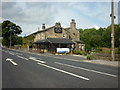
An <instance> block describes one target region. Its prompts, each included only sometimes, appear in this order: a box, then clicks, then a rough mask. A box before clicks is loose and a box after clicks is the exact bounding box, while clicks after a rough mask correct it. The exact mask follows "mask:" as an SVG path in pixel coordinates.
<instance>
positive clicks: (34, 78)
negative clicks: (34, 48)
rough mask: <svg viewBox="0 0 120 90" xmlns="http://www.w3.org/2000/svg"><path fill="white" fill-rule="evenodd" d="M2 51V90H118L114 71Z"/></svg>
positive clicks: (54, 58)
mask: <svg viewBox="0 0 120 90" xmlns="http://www.w3.org/2000/svg"><path fill="white" fill-rule="evenodd" d="M1 51H2V88H118V68H117V67H111V66H104V65H98V64H91V63H86V62H76V61H74V60H73V59H76V58H75V57H73V56H71V58H72V59H70V58H68V59H67V56H66V57H63V56H56V55H47V54H32V53H27V52H21V51H15V50H9V49H2V50H1ZM83 59H84V58H82V57H81V58H79V60H83Z"/></svg>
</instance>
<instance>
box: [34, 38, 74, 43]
mask: <svg viewBox="0 0 120 90" xmlns="http://www.w3.org/2000/svg"><path fill="white" fill-rule="evenodd" d="M44 42H49V43H56V44H58V43H60V44H72V43H73V42H72V41H71V40H70V39H67V38H47V39H44V40H38V41H36V42H34V43H33V44H40V43H44Z"/></svg>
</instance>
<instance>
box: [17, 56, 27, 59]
mask: <svg viewBox="0 0 120 90" xmlns="http://www.w3.org/2000/svg"><path fill="white" fill-rule="evenodd" d="M17 56H18V57H19V58H21V59H25V60H28V59H27V58H25V57H22V56H19V55H17Z"/></svg>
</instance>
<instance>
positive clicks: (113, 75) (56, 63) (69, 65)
mask: <svg viewBox="0 0 120 90" xmlns="http://www.w3.org/2000/svg"><path fill="white" fill-rule="evenodd" d="M54 63H56V64H59V65H64V66H69V67H73V68H78V69H82V70H86V71H91V72H95V73H99V74H104V75H108V76H112V77H117V76H116V75H113V74H109V73H105V72H100V71H95V70H91V69H86V68H82V67H77V66H73V65H69V64H63V63H59V62H54Z"/></svg>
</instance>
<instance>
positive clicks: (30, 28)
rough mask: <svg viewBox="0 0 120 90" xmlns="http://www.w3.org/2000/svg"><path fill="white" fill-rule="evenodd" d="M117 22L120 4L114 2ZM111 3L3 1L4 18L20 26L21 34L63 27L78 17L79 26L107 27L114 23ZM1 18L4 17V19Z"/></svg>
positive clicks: (116, 20) (116, 21)
mask: <svg viewBox="0 0 120 90" xmlns="http://www.w3.org/2000/svg"><path fill="white" fill-rule="evenodd" d="M114 6H115V16H116V19H115V23H116V24H117V23H118V3H117V2H115V5H114ZM110 12H111V3H110V2H2V17H0V22H2V20H10V21H12V22H14V23H16V24H17V25H19V26H21V28H22V30H23V32H22V36H25V35H29V34H31V33H33V32H36V31H37V29H38V27H40V29H41V25H42V24H43V23H45V24H46V28H47V27H50V26H53V25H55V23H56V22H60V23H61V25H62V26H63V27H64V28H67V27H69V26H70V22H71V19H75V21H76V24H77V28H83V29H84V28H90V27H95V28H97V29H98V28H99V27H107V26H109V25H110V24H111V18H110ZM1 19H2V20H1Z"/></svg>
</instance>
